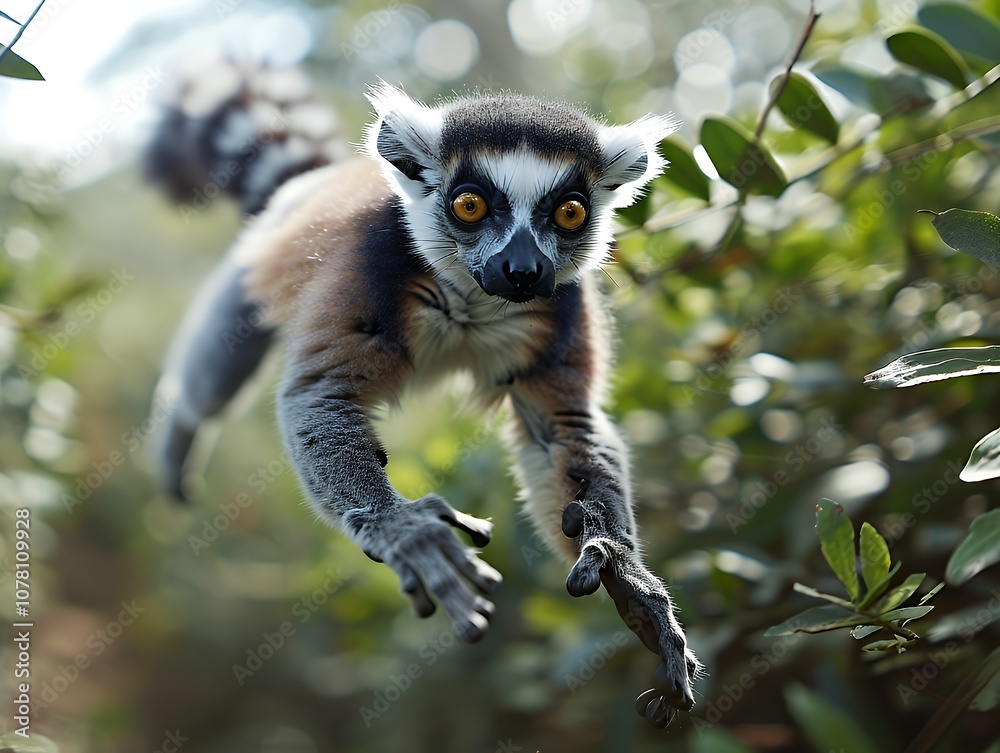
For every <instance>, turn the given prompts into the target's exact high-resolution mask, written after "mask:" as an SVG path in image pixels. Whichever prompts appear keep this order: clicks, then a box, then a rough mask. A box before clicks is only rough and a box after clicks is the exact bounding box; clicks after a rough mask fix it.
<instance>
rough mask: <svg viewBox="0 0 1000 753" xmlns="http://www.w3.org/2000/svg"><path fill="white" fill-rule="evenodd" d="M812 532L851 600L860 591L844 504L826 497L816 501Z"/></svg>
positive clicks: (852, 537)
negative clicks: (818, 501) (814, 532)
mask: <svg viewBox="0 0 1000 753" xmlns="http://www.w3.org/2000/svg"><path fill="white" fill-rule="evenodd" d="M816 533H817V534H818V535H819V545H820V549H821V550H822V551H823V556H824V557H826V561H827V562H828V563H829V564H830V567H831V568H832V569H833V572H834V574H836V576H837V578H838V579H839V580H840V582H841V583H843V584H844V588H845V589H847V593H848V594H849V595H850V597H851V600H852V601H856V600H857V598H858V593H859V591H860V589H859V587H858V570H857V568H856V567H855V565H854V526H853V525H851V519H850V518H849V517H847V514H846V513H845V512H844V508H843V507H841V506H840V505H838V504H837V503H836V502H833V501H831V500H829V499H823V500H820V503H819V504H818V505H816Z"/></svg>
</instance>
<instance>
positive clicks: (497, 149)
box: [366, 85, 676, 302]
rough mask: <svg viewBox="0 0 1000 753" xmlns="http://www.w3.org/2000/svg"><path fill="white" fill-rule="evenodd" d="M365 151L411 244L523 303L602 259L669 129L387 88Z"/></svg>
mask: <svg viewBox="0 0 1000 753" xmlns="http://www.w3.org/2000/svg"><path fill="white" fill-rule="evenodd" d="M371 99H372V102H373V103H374V105H375V107H376V110H377V113H378V119H377V120H376V121H375V122H374V123H373V124H372V125H371V126H370V127H369V129H368V133H367V138H366V147H367V151H368V153H369V154H370V155H371V156H373V157H375V158H377V159H380V161H382V162H383V166H384V168H385V173H386V175H387V177H388V178H389V180H390V183H391V184H392V186H393V188H394V190H395V191H396V193H397V194H398V195H399V197H400V198H401V200H402V205H403V209H404V211H405V212H406V222H407V225H408V227H409V229H410V232H411V234H412V236H413V239H414V242H415V246H416V251H417V253H419V254H420V255H421V256H422V257H423V258H424V259H425V261H426V262H427V264H428V265H429V267H430V268H431V269H433V270H434V271H435V272H436V273H437V274H438V275H439V276H440V277H442V278H444V279H445V280H448V281H450V282H452V283H453V284H455V285H457V286H458V287H460V288H464V287H466V286H467V285H468V284H469V282H470V281H471V280H474V281H475V282H476V283H478V285H479V286H480V287H481V288H482V289H483V290H484V291H485V292H486V293H487V294H489V295H493V296H499V297H501V298H506V299H507V300H510V301H517V302H524V301H530V300H532V299H533V298H535V297H536V296H537V297H543V298H548V297H550V296H552V294H553V293H554V291H555V288H556V286H558V285H560V284H562V283H564V282H568V281H571V280H573V279H575V278H577V277H578V276H579V275H580V274H581V273H582V272H583V271H584V270H586V269H590V268H593V267H596V266H597V265H599V264H600V263H601V262H603V261H604V260H605V259H606V258H607V256H608V252H609V247H610V243H611V240H612V237H611V218H612V211H613V209H614V208H615V207H622V206H628V205H629V204H631V203H632V202H633V201H634V200H635V199H636V197H637V195H638V194H639V192H640V190H641V189H642V188H643V187H644V186H645V185H646V183H648V182H649V181H650V180H651V179H652V178H653V177H655V176H656V175H657V174H659V172H660V171H661V170H662V168H663V167H664V165H665V162H664V160H663V158H662V157H661V156H660V155H659V153H658V151H657V145H658V144H659V142H660V141H661V140H662V139H663V138H664V137H665V136H666V135H667V134H669V133H671V132H672V131H673V130H675V129H676V125H675V123H674V122H673V121H672V120H670V119H668V118H661V117H647V118H643V119H641V120H638V121H636V122H634V123H631V124H629V125H625V126H605V125H602V124H600V123H598V122H597V121H595V120H593V119H592V118H590V117H588V116H587V115H585V114H584V113H582V112H580V111H579V110H576V109H574V108H572V107H569V106H567V105H561V104H555V103H551V102H545V101H541V100H535V99H531V98H529V97H525V96H522V95H514V94H497V95H488V96H481V97H473V98H469V99H460V100H457V101H454V102H451V103H447V104H444V105H441V106H439V107H437V108H429V107H426V106H425V105H422V104H420V103H418V102H415V101H414V100H412V99H410V98H409V97H407V96H406V95H405V94H403V92H401V91H399V90H398V89H394V88H392V87H389V86H385V85H383V86H380V87H378V88H377V89H375V90H374V92H373V94H372V96H371Z"/></svg>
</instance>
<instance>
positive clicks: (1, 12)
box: [0, 10, 21, 26]
mask: <svg viewBox="0 0 1000 753" xmlns="http://www.w3.org/2000/svg"><path fill="white" fill-rule="evenodd" d="M0 18H6V19H7V20H8V21H13V22H14V23H16V24H17V25H18V26H20V25H21V22H20V21H14V19H13V18H11V17H10V16H8V15H7V14H6V13H4V12H3V11H2V10H0Z"/></svg>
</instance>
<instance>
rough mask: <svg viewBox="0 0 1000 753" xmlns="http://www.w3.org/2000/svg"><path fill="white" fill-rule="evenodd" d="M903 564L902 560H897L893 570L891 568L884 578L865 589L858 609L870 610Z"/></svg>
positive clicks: (862, 610) (861, 610)
mask: <svg viewBox="0 0 1000 753" xmlns="http://www.w3.org/2000/svg"><path fill="white" fill-rule="evenodd" d="M902 566H903V563H902V562H897V563H896V564H895V565H893V566H892V570H890V571H889V572H887V573H886V574H885V576H883V578H882V580H880V581H879V582H878V583H876V584H875V585H874V586H872V587H870V588H869V589H868V590H867V591H865V597H864V598H863V599H862V600H861V601H860V602H858V606H857V609H858V611H859V612H866V611H867V610H868V607H869V606H871V605H872V604H873V603H874V602H875V599H877V598H878V597H879V596H881V595H882V594H884V593H885V589H887V588H888V587H889V581H891V580H892V577H893V576H894V575H895V574H896V573H898V572H899V568H900V567H902Z"/></svg>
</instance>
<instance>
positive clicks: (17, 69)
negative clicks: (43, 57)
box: [0, 44, 45, 81]
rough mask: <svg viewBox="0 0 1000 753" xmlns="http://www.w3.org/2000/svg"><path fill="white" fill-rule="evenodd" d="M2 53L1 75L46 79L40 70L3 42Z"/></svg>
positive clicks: (0, 61)
mask: <svg viewBox="0 0 1000 753" xmlns="http://www.w3.org/2000/svg"><path fill="white" fill-rule="evenodd" d="M5 51H6V52H5ZM0 54H2V55H3V58H0V76H7V77H8V78H24V79H29V80H31V81H44V80H45V77H44V76H42V74H41V73H39V72H38V69H37V68H36V67H35V66H33V65H32V64H31V63H29V62H28V61H27V60H25V59H24V58H23V57H21V56H20V55H18V54H17V53H16V52H14V51H13V50H8V49H7V48H6V47H4V46H3V45H2V44H0Z"/></svg>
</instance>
